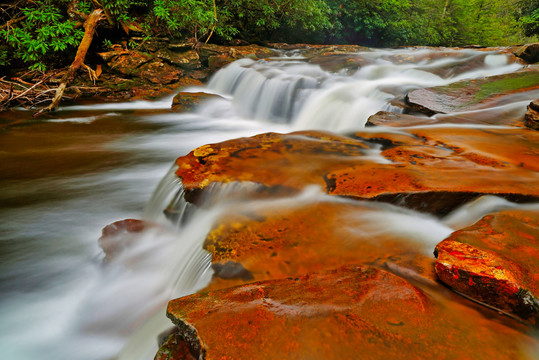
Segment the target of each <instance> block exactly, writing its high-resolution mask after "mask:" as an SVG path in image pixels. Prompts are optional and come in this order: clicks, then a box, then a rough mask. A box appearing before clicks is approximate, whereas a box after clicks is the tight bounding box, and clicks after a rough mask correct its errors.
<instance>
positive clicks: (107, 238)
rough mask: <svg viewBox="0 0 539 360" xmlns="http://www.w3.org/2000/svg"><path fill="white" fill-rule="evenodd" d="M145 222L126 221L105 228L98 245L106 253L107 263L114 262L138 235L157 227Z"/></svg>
mask: <svg viewBox="0 0 539 360" xmlns="http://www.w3.org/2000/svg"><path fill="white" fill-rule="evenodd" d="M155 226H156V225H155V224H151V223H149V222H147V221H144V220H137V219H125V220H120V221H116V222H114V223H112V224H110V225H107V226H105V227H104V228H103V230H102V233H101V237H100V238H99V240H98V244H99V246H100V247H101V249H103V251H104V252H105V261H110V260H112V259H113V258H114V257H115V256H116V255H117V254H118V253H119V252H121V251H122V250H123V249H125V248H126V247H128V246H129V245H130V244H132V242H133V241H136V237H137V236H136V234H139V233H141V232H143V231H144V230H146V229H148V228H152V227H155Z"/></svg>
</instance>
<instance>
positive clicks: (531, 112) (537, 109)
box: [524, 99, 539, 130]
mask: <svg viewBox="0 0 539 360" xmlns="http://www.w3.org/2000/svg"><path fill="white" fill-rule="evenodd" d="M524 122H525V124H526V126H527V127H529V128H530V129H534V130H539V99H537V100H535V101H532V102H531V103H530V105H528V111H527V112H526V115H525V116H524Z"/></svg>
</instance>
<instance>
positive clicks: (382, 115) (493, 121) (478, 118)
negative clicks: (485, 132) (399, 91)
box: [365, 111, 526, 127]
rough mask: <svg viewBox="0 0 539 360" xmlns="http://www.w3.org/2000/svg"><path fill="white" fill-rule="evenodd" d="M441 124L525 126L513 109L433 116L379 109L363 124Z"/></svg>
mask: <svg viewBox="0 0 539 360" xmlns="http://www.w3.org/2000/svg"><path fill="white" fill-rule="evenodd" d="M443 124H468V125H473V124H477V125H505V126H515V127H525V126H526V125H525V122H524V121H522V115H521V113H520V112H513V111H508V112H507V113H504V112H502V111H500V112H498V113H497V114H496V116H492V114H490V113H488V112H487V113H484V112H474V113H467V114H447V115H440V114H439V115H438V116H435V117H427V116H421V115H407V114H397V113H392V112H387V111H379V112H377V113H376V114H374V115H371V116H370V117H369V119H368V120H367V123H366V124H365V126H390V127H410V126H428V125H443Z"/></svg>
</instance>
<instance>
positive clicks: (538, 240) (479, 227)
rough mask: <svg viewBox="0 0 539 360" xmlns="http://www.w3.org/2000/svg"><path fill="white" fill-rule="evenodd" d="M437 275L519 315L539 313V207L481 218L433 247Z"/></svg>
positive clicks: (533, 316)
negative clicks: (537, 208) (534, 209)
mask: <svg viewBox="0 0 539 360" xmlns="http://www.w3.org/2000/svg"><path fill="white" fill-rule="evenodd" d="M435 254H436V256H437V260H436V273H437V274H438V276H439V277H440V279H441V280H442V281H443V282H444V283H446V284H447V285H449V286H450V287H451V288H453V289H455V290H456V291H458V292H460V293H462V294H465V295H468V296H470V297H471V298H473V299H476V300H478V301H480V302H482V303H485V304H488V305H491V306H494V307H496V308H498V309H501V310H503V311H505V312H508V313H512V314H515V315H517V316H519V317H521V318H523V319H528V320H529V321H531V322H536V319H537V317H538V315H539V300H538V294H539V211H538V210H536V211H533V210H508V211H504V212H500V213H496V214H493V215H488V216H485V217H484V218H483V219H481V220H480V221H478V222H477V223H476V224H474V225H472V226H470V227H468V228H465V229H462V230H460V231H457V232H455V233H453V234H452V235H451V236H450V237H449V238H447V239H446V240H444V241H442V242H441V243H440V244H438V245H437V246H436V250H435Z"/></svg>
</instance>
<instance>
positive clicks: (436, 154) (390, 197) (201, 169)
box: [176, 128, 539, 214]
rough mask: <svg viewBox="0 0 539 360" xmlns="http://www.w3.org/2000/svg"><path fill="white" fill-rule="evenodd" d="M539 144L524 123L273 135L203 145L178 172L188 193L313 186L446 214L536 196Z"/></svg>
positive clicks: (183, 161)
mask: <svg viewBox="0 0 539 360" xmlns="http://www.w3.org/2000/svg"><path fill="white" fill-rule="evenodd" d="M538 144H539V135H538V134H536V132H531V131H529V130H527V129H520V128H514V129H488V130H487V129H473V128H413V129H407V130H406V129H402V130H400V131H399V132H398V133H389V132H379V133H376V132H375V133H373V132H358V133H356V134H355V138H349V137H344V136H339V135H335V134H331V133H327V132H318V131H305V132H297V133H291V134H287V135H283V134H275V133H269V134H261V135H257V136H254V137H250V138H241V139H235V140H229V141H225V142H222V143H218V144H209V145H204V146H201V147H199V148H197V149H195V150H193V151H192V152H191V153H189V154H188V155H186V156H183V157H180V158H178V160H177V164H178V166H179V168H178V170H177V172H176V174H177V175H178V176H179V177H180V178H181V179H182V181H183V185H184V187H185V189H186V192H187V194H189V193H197V192H200V191H203V189H205V188H206V187H207V186H208V185H209V184H211V183H213V182H218V183H219V182H220V183H228V182H232V181H240V182H241V181H249V182H256V183H259V184H262V185H265V186H266V187H268V188H274V189H279V188H281V189H289V190H290V189H293V190H300V189H303V188H304V187H305V186H306V185H309V184H315V185H319V186H321V187H323V188H324V189H325V190H326V192H327V193H329V194H332V195H343V196H350V197H355V198H367V199H378V200H383V201H391V202H398V203H399V204H403V205H404V206H409V207H412V208H416V209H420V210H422V211H430V212H433V213H440V214H443V213H447V212H448V211H450V210H452V208H454V206H457V205H461V204H462V203H463V202H466V201H469V200H471V199H473V198H474V197H476V196H478V195H481V194H497V195H504V196H513V197H514V200H522V198H524V199H525V198H532V199H533V198H536V197H537V196H538V195H539V186H537V185H539V184H538V179H537V171H538V170H539V165H538V164H539V163H538V162H537V154H538V153H539V145H538ZM376 146H378V147H382V149H381V153H380V156H378V157H374V158H373V157H372V156H369V155H371V154H372V151H368V150H369V149H372V148H374V147H376ZM433 194H435V195H436V196H434V195H433ZM445 194H447V196H446V197H445V200H444V201H442V202H440V203H439V204H436V203H434V202H433V201H434V200H436V198H441V197H440V195H445ZM429 201H430V203H429ZM447 201H449V202H447Z"/></svg>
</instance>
